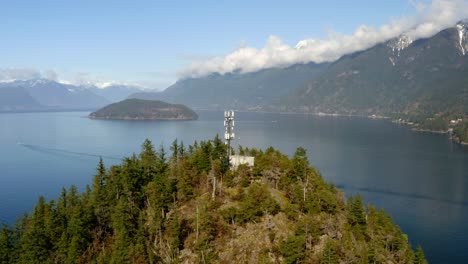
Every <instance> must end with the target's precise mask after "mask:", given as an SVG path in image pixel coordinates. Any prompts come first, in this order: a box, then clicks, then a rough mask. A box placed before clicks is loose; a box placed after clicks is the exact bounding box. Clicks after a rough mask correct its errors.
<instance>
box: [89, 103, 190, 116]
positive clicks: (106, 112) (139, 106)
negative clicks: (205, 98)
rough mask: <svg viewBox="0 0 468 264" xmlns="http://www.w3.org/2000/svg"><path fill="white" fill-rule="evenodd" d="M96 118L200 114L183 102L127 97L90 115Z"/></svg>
mask: <svg viewBox="0 0 468 264" xmlns="http://www.w3.org/2000/svg"><path fill="white" fill-rule="evenodd" d="M89 117H90V118H94V119H120V120H193V119H197V118H198V115H197V114H196V113H195V112H194V111H193V110H192V109H190V108H188V107H187V106H185V105H181V104H169V103H166V102H163V101H150V100H140V99H127V100H124V101H121V102H118V103H114V104H110V105H108V106H106V107H104V108H101V109H99V110H98V111H96V112H93V113H91V114H90V115H89Z"/></svg>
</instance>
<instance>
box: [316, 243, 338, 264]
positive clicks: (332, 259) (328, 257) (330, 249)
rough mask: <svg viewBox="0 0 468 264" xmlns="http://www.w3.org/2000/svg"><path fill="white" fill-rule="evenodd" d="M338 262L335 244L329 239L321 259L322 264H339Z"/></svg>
mask: <svg viewBox="0 0 468 264" xmlns="http://www.w3.org/2000/svg"><path fill="white" fill-rule="evenodd" d="M338 262H339V260H338V254H337V253H336V246H335V243H334V242H333V241H332V240H331V239H328V240H327V243H326V244H325V247H324V249H323V254H322V257H321V258H320V264H338Z"/></svg>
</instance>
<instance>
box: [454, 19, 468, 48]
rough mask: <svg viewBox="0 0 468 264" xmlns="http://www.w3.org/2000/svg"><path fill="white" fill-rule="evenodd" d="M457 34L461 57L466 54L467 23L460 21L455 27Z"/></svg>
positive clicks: (467, 41) (467, 40) (467, 46)
mask: <svg viewBox="0 0 468 264" xmlns="http://www.w3.org/2000/svg"><path fill="white" fill-rule="evenodd" d="M456 29H457V32H458V48H459V49H460V52H461V54H462V55H463V56H465V55H466V54H467V53H468V21H460V22H458V23H457V25H456Z"/></svg>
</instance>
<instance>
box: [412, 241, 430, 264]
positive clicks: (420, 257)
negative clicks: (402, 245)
mask: <svg viewBox="0 0 468 264" xmlns="http://www.w3.org/2000/svg"><path fill="white" fill-rule="evenodd" d="M414 264H427V260H426V256H424V252H423V250H422V247H421V245H418V248H417V249H416V253H415V254H414Z"/></svg>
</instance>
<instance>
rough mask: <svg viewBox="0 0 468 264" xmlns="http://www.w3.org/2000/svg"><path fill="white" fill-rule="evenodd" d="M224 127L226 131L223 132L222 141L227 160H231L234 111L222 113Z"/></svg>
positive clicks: (233, 136)
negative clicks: (224, 145) (224, 143)
mask: <svg viewBox="0 0 468 264" xmlns="http://www.w3.org/2000/svg"><path fill="white" fill-rule="evenodd" d="M224 127H225V128H226V131H225V132H224V140H225V142H226V145H227V155H228V160H230V158H231V141H232V140H234V138H235V134H234V111H233V110H229V111H224Z"/></svg>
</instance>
